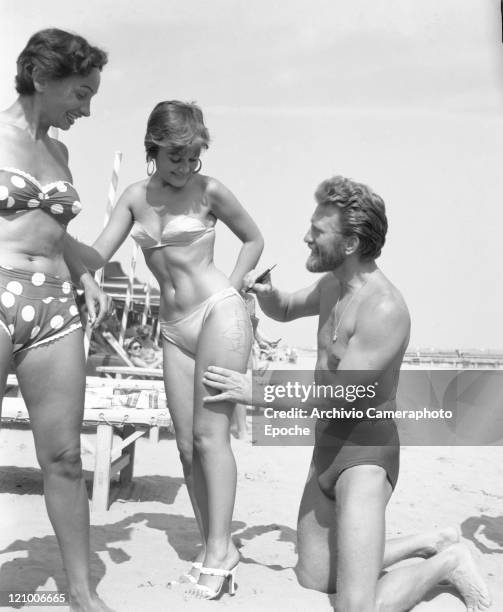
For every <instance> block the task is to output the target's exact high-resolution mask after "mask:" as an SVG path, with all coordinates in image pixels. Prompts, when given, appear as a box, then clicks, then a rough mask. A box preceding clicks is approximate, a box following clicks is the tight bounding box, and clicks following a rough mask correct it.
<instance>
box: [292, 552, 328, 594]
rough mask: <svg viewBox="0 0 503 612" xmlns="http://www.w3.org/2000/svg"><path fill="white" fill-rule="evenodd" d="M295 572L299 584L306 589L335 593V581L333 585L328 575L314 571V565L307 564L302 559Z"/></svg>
mask: <svg viewBox="0 0 503 612" xmlns="http://www.w3.org/2000/svg"><path fill="white" fill-rule="evenodd" d="M294 571H295V575H296V576H297V582H298V583H299V584H300V586H302V587H304V588H305V589H311V590H312V591H319V592H320V593H328V594H330V593H335V580H334V581H333V583H332V581H331V580H330V577H329V576H327V574H324V575H321V573H319V572H316V571H313V567H312V564H311V563H306V561H305V560H303V559H301V558H300V557H299V560H298V562H297V565H296V567H295V569H294Z"/></svg>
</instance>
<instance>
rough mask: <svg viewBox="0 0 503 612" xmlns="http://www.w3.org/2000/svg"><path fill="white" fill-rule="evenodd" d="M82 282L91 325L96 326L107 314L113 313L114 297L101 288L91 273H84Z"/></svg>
mask: <svg viewBox="0 0 503 612" xmlns="http://www.w3.org/2000/svg"><path fill="white" fill-rule="evenodd" d="M80 282H81V284H82V288H83V289H84V297H85V300H86V306H87V312H88V313H89V323H90V325H91V327H96V326H98V325H99V324H100V323H101V322H102V321H103V319H105V317H106V316H108V315H109V314H111V309H112V298H111V297H110V296H109V295H108V294H106V293H105V292H104V291H102V290H101V289H100V287H99V285H98V283H97V282H96V281H95V280H94V278H93V277H92V276H91V274H89V273H87V274H83V275H82V276H81V278H80Z"/></svg>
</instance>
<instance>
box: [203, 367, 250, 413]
mask: <svg viewBox="0 0 503 612" xmlns="http://www.w3.org/2000/svg"><path fill="white" fill-rule="evenodd" d="M203 383H204V384H205V385H207V386H208V387H211V388H212V389H216V390H217V391H220V393H218V394H217V395H208V396H206V397H204V398H203V401H204V403H205V404H211V403H215V402H222V401H227V402H236V403H238V404H251V403H252V382H251V376H250V375H249V374H241V372H236V371H235V370H228V369H227V368H219V367H217V366H208V369H207V370H206V372H205V373H204V376H203Z"/></svg>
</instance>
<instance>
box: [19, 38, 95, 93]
mask: <svg viewBox="0 0 503 612" xmlns="http://www.w3.org/2000/svg"><path fill="white" fill-rule="evenodd" d="M106 63H107V54H106V53H105V51H102V50H101V49H98V47H93V46H91V45H90V44H89V43H88V42H87V40H86V39H85V38H82V36H78V35H77V34H71V33H70V32H65V31H64V30H58V29H57V28H49V29H47V30H40V32H36V33H35V34H33V36H32V37H31V38H30V40H29V41H28V44H27V45H26V47H25V48H24V49H23V50H22V51H21V53H20V54H19V57H18V58H17V75H16V91H17V92H18V93H19V94H21V95H31V94H34V93H35V86H34V84H33V69H34V68H38V70H39V71H40V73H41V74H42V75H44V76H46V77H47V78H49V79H51V80H58V79H64V78H66V77H69V76H74V75H80V76H87V75H88V74H90V73H91V71H92V70H93V68H98V70H101V69H102V68H103V66H104V65H105V64H106Z"/></svg>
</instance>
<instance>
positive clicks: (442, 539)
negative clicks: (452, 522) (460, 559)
mask: <svg viewBox="0 0 503 612" xmlns="http://www.w3.org/2000/svg"><path fill="white" fill-rule="evenodd" d="M426 538H427V540H428V544H427V546H426V547H425V548H424V550H423V556H424V557H426V558H427V557H432V556H433V555H436V554H437V553H439V552H442V551H443V550H445V549H446V548H448V547H449V546H452V545H453V544H457V543H458V542H459V540H460V539H461V534H460V532H459V529H458V528H457V527H445V528H444V529H439V530H437V531H432V532H431V533H428V534H426Z"/></svg>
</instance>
